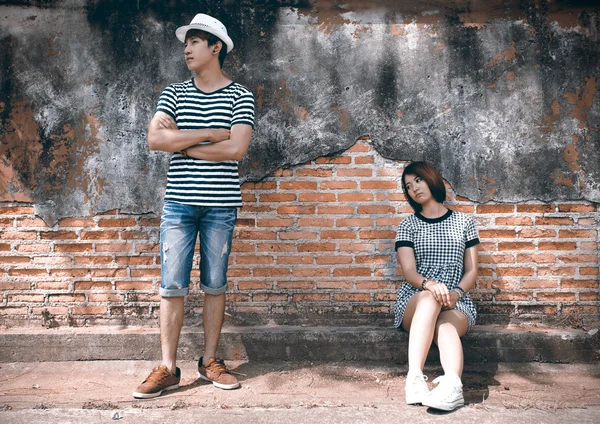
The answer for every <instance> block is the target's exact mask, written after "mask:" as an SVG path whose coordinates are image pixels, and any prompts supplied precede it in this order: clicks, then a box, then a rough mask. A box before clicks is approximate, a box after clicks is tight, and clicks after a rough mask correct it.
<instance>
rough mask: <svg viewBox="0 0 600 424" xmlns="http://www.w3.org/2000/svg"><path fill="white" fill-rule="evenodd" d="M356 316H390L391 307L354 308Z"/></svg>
mask: <svg viewBox="0 0 600 424" xmlns="http://www.w3.org/2000/svg"><path fill="white" fill-rule="evenodd" d="M352 313H354V314H389V313H390V307H389V306H362V305H361V306H354V307H353V308H352Z"/></svg>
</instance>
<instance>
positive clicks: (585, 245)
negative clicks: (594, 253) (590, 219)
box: [579, 241, 598, 250]
mask: <svg viewBox="0 0 600 424" xmlns="http://www.w3.org/2000/svg"><path fill="white" fill-rule="evenodd" d="M596 249H598V243H596V242H593V241H582V242H580V243H579V250H596Z"/></svg>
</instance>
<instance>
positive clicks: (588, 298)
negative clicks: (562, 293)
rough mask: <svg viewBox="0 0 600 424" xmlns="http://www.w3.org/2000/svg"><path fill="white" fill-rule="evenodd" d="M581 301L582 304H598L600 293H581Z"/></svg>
mask: <svg viewBox="0 0 600 424" xmlns="http://www.w3.org/2000/svg"><path fill="white" fill-rule="evenodd" d="M579 300H581V301H582V302H592V301H594V302H597V301H598V300H600V293H598V292H580V293H579Z"/></svg>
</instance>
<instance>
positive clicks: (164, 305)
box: [160, 297, 184, 373]
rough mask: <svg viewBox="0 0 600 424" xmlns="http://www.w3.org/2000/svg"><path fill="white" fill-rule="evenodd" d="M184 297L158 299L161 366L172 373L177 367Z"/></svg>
mask: <svg viewBox="0 0 600 424" xmlns="http://www.w3.org/2000/svg"><path fill="white" fill-rule="evenodd" d="M183 299H184V297H163V298H161V299H160V348H161V351H162V365H164V366H166V367H167V368H168V369H169V370H170V371H171V372H172V373H175V371H176V367H177V363H176V362H177V346H178V345H179V335H180V333H181V327H182V326H183Z"/></svg>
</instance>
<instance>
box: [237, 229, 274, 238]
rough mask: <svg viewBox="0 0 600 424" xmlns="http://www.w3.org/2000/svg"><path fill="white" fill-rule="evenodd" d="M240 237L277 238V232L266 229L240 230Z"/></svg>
mask: <svg viewBox="0 0 600 424" xmlns="http://www.w3.org/2000/svg"><path fill="white" fill-rule="evenodd" d="M238 238H240V239H242V240H277V233H276V232H274V231H265V230H240V232H239V234H238Z"/></svg>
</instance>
